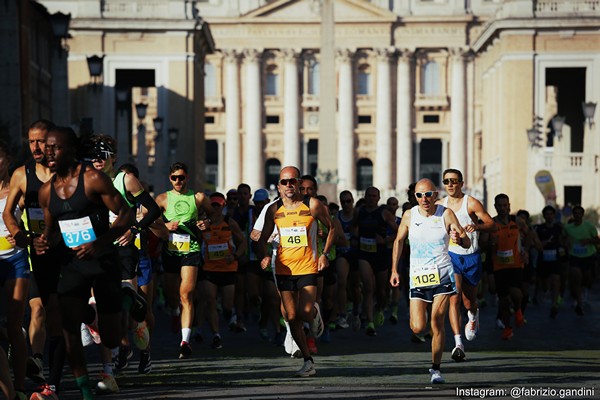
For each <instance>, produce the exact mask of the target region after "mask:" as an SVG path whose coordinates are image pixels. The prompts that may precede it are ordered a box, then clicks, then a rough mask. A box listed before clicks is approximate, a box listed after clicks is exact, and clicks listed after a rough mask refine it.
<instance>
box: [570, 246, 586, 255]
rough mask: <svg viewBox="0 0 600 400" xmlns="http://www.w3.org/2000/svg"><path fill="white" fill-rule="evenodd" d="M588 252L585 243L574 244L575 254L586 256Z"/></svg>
mask: <svg viewBox="0 0 600 400" xmlns="http://www.w3.org/2000/svg"><path fill="white" fill-rule="evenodd" d="M587 254H588V251H587V246H585V245H583V244H575V245H573V255H574V256H578V257H585V256H586V255H587Z"/></svg>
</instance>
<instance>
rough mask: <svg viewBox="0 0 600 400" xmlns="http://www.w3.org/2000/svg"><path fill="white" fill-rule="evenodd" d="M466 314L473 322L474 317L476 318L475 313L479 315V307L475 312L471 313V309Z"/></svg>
mask: <svg viewBox="0 0 600 400" xmlns="http://www.w3.org/2000/svg"><path fill="white" fill-rule="evenodd" d="M467 315H468V316H469V321H471V322H473V321H475V319H477V315H479V309H478V310H477V312H476V313H475V314H473V313H472V312H471V310H469V311H467Z"/></svg>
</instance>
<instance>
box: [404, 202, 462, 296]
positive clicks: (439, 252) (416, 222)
mask: <svg viewBox="0 0 600 400" xmlns="http://www.w3.org/2000/svg"><path fill="white" fill-rule="evenodd" d="M445 210H446V207H443V206H441V205H438V206H437V208H436V210H435V214H433V215H432V216H430V217H424V216H422V215H421V214H420V213H419V206H414V207H413V208H412V209H411V211H410V227H409V229H408V240H409V242H410V277H411V278H410V287H411V289H412V288H414V287H417V286H418V285H417V282H415V276H416V275H419V274H422V273H423V272H422V271H423V270H426V269H429V268H433V267H435V268H436V269H437V272H438V273H439V280H440V282H442V283H448V282H449V277H450V274H451V273H452V261H451V259H450V256H449V255H448V242H449V241H450V236H449V235H448V232H447V231H446V224H445V223H444V216H443V215H444V211H445ZM433 286H435V285H433ZM422 287H423V288H427V285H423V286H422Z"/></svg>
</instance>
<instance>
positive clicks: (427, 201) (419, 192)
mask: <svg viewBox="0 0 600 400" xmlns="http://www.w3.org/2000/svg"><path fill="white" fill-rule="evenodd" d="M415 198H416V199H417V204H418V205H419V208H421V210H423V211H425V212H426V213H429V212H430V211H432V210H434V209H435V201H436V200H437V198H438V192H437V190H436V188H435V186H434V185H433V183H431V182H430V181H420V182H418V183H417V185H416V186H415Z"/></svg>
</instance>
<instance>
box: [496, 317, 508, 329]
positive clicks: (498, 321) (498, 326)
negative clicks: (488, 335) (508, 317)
mask: <svg viewBox="0 0 600 400" xmlns="http://www.w3.org/2000/svg"><path fill="white" fill-rule="evenodd" d="M504 328H506V327H505V326H504V322H502V320H501V319H500V318H497V319H496V329H504Z"/></svg>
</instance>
